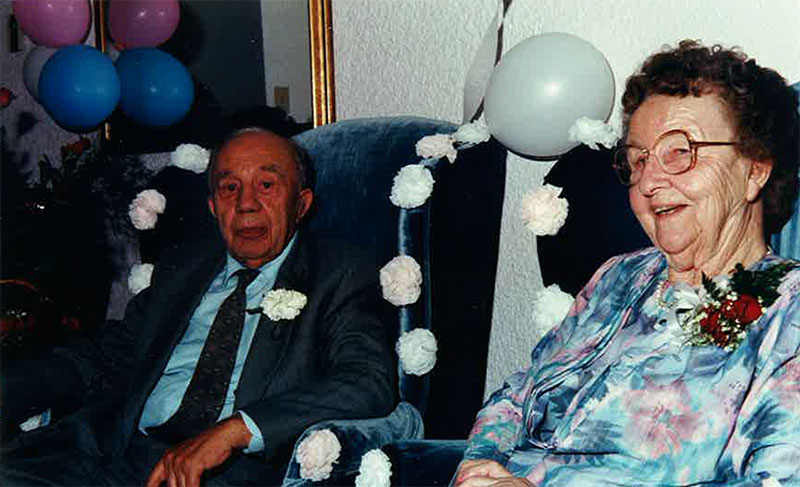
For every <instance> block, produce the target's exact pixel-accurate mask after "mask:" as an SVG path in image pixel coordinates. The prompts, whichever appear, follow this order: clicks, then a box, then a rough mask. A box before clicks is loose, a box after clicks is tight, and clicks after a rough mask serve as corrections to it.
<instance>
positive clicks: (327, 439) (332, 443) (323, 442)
mask: <svg viewBox="0 0 800 487" xmlns="http://www.w3.org/2000/svg"><path fill="white" fill-rule="evenodd" d="M341 451H342V445H341V444H340V443H339V439H338V438H337V437H336V435H335V434H333V432H332V431H331V430H328V429H324V430H316V431H312V432H311V433H310V434H309V435H308V436H306V437H305V438H304V439H303V441H301V442H300V445H299V446H298V447H297V454H296V455H295V458H296V459H297V463H298V464H299V465H300V477H302V478H304V479H306V480H311V481H314V482H318V481H320V480H325V479H327V478H328V477H330V476H331V472H332V471H333V464H334V463H336V462H337V461H338V460H339V454H340V453H341Z"/></svg>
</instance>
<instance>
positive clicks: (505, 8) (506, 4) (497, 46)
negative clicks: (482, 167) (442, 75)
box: [465, 0, 514, 122]
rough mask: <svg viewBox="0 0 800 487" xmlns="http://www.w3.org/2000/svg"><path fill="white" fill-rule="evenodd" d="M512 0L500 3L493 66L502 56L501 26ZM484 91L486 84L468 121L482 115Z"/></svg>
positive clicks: (484, 39) (502, 0) (485, 38)
mask: <svg viewBox="0 0 800 487" xmlns="http://www.w3.org/2000/svg"><path fill="white" fill-rule="evenodd" d="M513 1H514V0H501V5H502V7H503V10H502V13H501V14H500V21H499V25H498V26H497V42H496V44H495V51H494V63H493V66H497V63H499V62H500V58H502V57H503V27H504V25H505V20H506V14H507V13H508V9H509V7H511V3H512V2H513ZM495 18H496V16H495V17H493V18H492V20H491V22H495ZM489 27H490V28H489V29H488V30H487V32H486V35H485V36H484V38H483V41H481V44H484V43H486V42H488V40H489V37H490V36H491V35H492V32H491V25H489ZM478 51H479V52H480V48H479V49H478ZM477 57H478V54H476V59H475V60H474V61H473V63H474V62H479V61H478V60H477ZM471 81H472V80H470V79H467V81H466V82H467V83H470V82H471ZM486 82H487V83H488V79H487V80H486ZM485 92H486V84H484V86H483V93H482V94H481V101H480V104H478V108H477V110H475V113H474V114H473V115H472V117H470V119H469V121H470V122H474V121H475V120H478V119H479V118H481V115H483V102H484V94H485ZM465 94H466V89H465ZM465 102H466V100H465Z"/></svg>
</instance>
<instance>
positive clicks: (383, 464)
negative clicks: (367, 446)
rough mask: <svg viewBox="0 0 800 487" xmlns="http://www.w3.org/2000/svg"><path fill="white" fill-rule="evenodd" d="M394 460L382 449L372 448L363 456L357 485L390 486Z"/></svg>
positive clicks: (358, 486) (365, 486) (368, 486)
mask: <svg viewBox="0 0 800 487" xmlns="http://www.w3.org/2000/svg"><path fill="white" fill-rule="evenodd" d="M391 476H392V462H391V461H390V460H389V457H388V456H387V455H386V454H385V453H383V452H382V451H381V450H380V449H378V448H376V449H374V450H370V451H368V452H367V453H365V454H364V456H362V457H361V465H360V466H359V467H358V476H357V477H356V487H390V484H389V478H390V477H391Z"/></svg>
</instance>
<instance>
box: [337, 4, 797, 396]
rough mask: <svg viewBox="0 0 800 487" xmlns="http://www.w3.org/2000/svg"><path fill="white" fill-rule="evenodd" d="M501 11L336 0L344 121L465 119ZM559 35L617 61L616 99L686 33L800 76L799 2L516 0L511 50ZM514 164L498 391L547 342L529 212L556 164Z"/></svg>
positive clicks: (499, 303) (494, 354)
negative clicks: (529, 200) (525, 218)
mask: <svg viewBox="0 0 800 487" xmlns="http://www.w3.org/2000/svg"><path fill="white" fill-rule="evenodd" d="M495 8H496V2H495V1H494V0H333V14H334V15H333V22H334V49H335V63H336V105H337V106H336V109H337V117H338V118H339V119H346V118H354V117H366V116H380V115H404V114H411V115H420V116H427V117H432V118H441V119H446V120H451V121H454V122H458V121H460V118H461V110H462V107H461V96H462V89H463V86H464V78H465V76H466V72H467V69H468V67H469V65H470V62H471V61H472V56H473V55H474V52H475V50H476V49H477V47H478V45H479V43H480V40H481V38H482V36H483V33H484V31H485V29H486V27H487V25H488V23H489V21H490V19H491V18H492V15H493V14H494V10H495ZM551 31H561V32H568V33H571V34H575V35H578V36H580V37H582V38H584V39H586V40H588V41H590V42H592V43H593V44H594V45H595V46H596V47H597V48H599V49H600V50H601V51H602V52H603V53H604V54H605V55H606V57H607V58H608V60H609V63H610V64H611V67H612V69H613V70H614V74H615V77H616V80H617V98H619V95H620V93H619V91H620V87H621V86H622V85H623V83H624V80H625V77H626V76H627V75H629V74H630V73H631V72H633V70H634V69H635V68H636V67H637V66H638V65H639V64H640V63H641V61H642V60H644V58H645V57H646V56H647V55H648V54H649V53H651V52H653V51H654V50H656V49H658V48H659V47H660V46H662V45H663V44H665V43H668V44H675V43H676V41H677V40H679V39H682V38H687V37H688V38H699V39H701V40H702V41H703V42H705V43H716V42H719V43H722V44H724V45H728V46H729V45H738V46H740V47H742V49H743V50H744V51H745V52H747V53H748V54H749V55H751V56H753V57H755V58H756V59H757V60H758V61H759V63H760V64H762V65H765V66H770V67H773V68H775V69H777V70H778V71H779V72H781V73H782V74H783V75H784V76H786V77H787V78H788V79H789V80H790V81H800V0H747V1H744V0H742V1H732V0H703V1H702V2H698V1H696V0H570V1H564V0H515V1H514V3H513V4H512V6H511V9H510V11H509V14H508V17H507V20H506V31H505V32H506V49H508V48H509V47H510V46H513V45H514V44H515V43H517V42H519V41H520V40H523V39H525V38H527V37H529V36H531V35H534V34H538V33H542V32H551ZM616 117H617V115H616V114H615V119H616ZM508 164H509V165H508V176H507V183H506V202H505V208H504V216H503V228H502V233H501V240H500V263H499V268H498V282H497V287H496V289H497V293H496V298H495V310H494V320H493V321H494V322H493V328H492V337H491V340H490V346H489V370H488V376H487V382H486V384H487V389H489V390H491V389H494V388H496V387H498V386H499V385H500V384H501V383H502V380H503V377H505V376H506V375H508V374H509V373H511V372H513V371H514V370H515V369H517V368H519V367H521V366H524V365H525V364H526V363H527V359H528V354H529V351H530V348H531V347H532V346H533V345H534V344H535V342H536V341H537V339H538V338H539V337H538V335H539V334H538V333H537V332H536V331H535V330H532V329H531V327H530V320H529V314H530V300H531V296H532V294H533V293H534V291H536V290H537V289H538V288H539V287H540V286H541V285H542V283H541V277H540V273H539V264H538V260H537V257H536V242H535V238H534V237H533V236H532V235H531V234H529V233H527V232H526V231H525V230H524V228H523V226H522V224H521V223H520V221H519V217H518V214H519V211H518V206H519V200H520V198H521V196H522V194H523V193H524V192H525V191H527V190H528V189H530V188H532V187H534V186H535V185H538V184H541V181H542V178H543V177H544V175H545V174H546V172H547V170H548V169H549V167H550V165H549V164H543V163H539V162H531V161H526V160H523V159H520V158H517V157H510V158H509V161H508ZM565 265H568V263H565Z"/></svg>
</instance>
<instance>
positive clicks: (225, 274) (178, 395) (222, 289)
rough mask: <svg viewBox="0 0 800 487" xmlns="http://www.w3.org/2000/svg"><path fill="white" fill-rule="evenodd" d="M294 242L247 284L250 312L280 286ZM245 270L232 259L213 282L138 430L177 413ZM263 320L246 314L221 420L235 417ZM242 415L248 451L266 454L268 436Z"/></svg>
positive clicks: (241, 413)
mask: <svg viewBox="0 0 800 487" xmlns="http://www.w3.org/2000/svg"><path fill="white" fill-rule="evenodd" d="M295 238H296V236H295V237H292V240H290V241H289V245H287V246H286V248H285V249H284V250H283V252H282V253H281V254H280V255H279V256H278V257H276V258H275V259H273V260H271V261H269V262H267V263H266V264H264V265H263V266H261V268H260V269H259V275H258V277H256V279H255V280H254V281H253V282H252V283H250V285H249V286H247V290H246V295H247V309H252V308H257V307H258V306H259V305H260V304H261V300H262V299H263V298H264V296H265V295H266V294H267V292H268V291H270V290H271V289H272V287H273V286H274V285H275V279H276V278H277V277H278V271H279V270H280V268H281V265H282V264H283V261H284V260H286V256H287V255H288V254H289V252H290V251H291V249H292V247H294V242H295ZM243 268H244V266H243V265H242V264H240V263H239V262H238V261H237V260H236V259H234V258H233V257H231V256H230V255H228V257H227V261H226V263H225V267H224V268H223V269H222V271H220V273H219V274H217V276H216V277H215V278H214V280H213V281H212V282H211V285H210V286H209V288H208V290H207V291H206V294H205V296H203V299H202V300H201V301H200V304H199V305H198V306H197V308H196V309H195V310H194V314H192V318H191V319H190V320H189V326H188V328H187V329H186V333H184V335H183V338H181V340H180V342H178V345H177V346H176V347H175V350H173V352H172V357H170V359H169V362H167V366H166V368H165V369H164V373H163V374H162V375H161V379H159V381H158V383H157V384H156V386H155V388H154V389H153V392H151V393H150V396H149V397H148V398H147V401H146V402H145V404H144V410H143V411H142V417H141V418H140V419H139V430H140V431H141V432H142V433H144V434H147V432H146V428H150V427H152V426H158V425H160V424H163V423H165V422H166V421H167V420H168V419H169V418H170V417H172V415H173V414H175V412H176V411H177V410H178V406H180V403H181V401H182V400H183V396H184V394H185V393H186V389H188V388H189V381H190V380H191V379H192V375H194V369H195V368H196V367H197V361H198V359H199V358H200V353H201V352H202V350H203V345H204V344H205V342H206V338H207V337H208V333H209V331H210V329H211V324H212V323H213V322H214V317H215V316H216V314H217V311H218V310H219V307H220V305H222V302H223V301H224V300H225V298H227V297H228V296H229V295H230V294H231V293H232V292H233V291H234V289H236V283H237V280H238V278H237V277H234V275H233V274H234V273H235V272H236V271H238V270H239V269H243ZM260 318H261V315H260V314H251V313H247V314H246V315H245V320H244V329H243V330H242V337H241V340H240V341H239V350H238V351H237V353H236V362H235V363H234V366H233V374H232V375H231V382H230V385H229V386H228V392H227V394H226V396H225V404H224V405H223V407H222V411H221V412H220V415H219V420H220V421H221V420H223V419H226V418H228V417H230V416H232V415H233V413H234V411H233V405H234V403H235V401H236V395H235V391H236V387H237V386H238V385H239V379H240V378H241V376H242V369H243V368H244V362H245V359H246V358H247V353H248V352H249V351H250V344H251V343H252V342H253V336H255V333H256V328H257V327H258V322H259V320H260ZM238 412H239V414H240V415H241V417H242V419H243V420H244V422H245V424H246V425H247V428H248V429H249V430H250V433H252V434H253V437H252V438H251V440H250V444H249V445H248V447H247V449H246V450H245V452H247V453H252V452H257V451H261V450H263V449H264V438H263V436H262V435H261V430H260V429H259V428H258V426H257V425H256V423H255V422H254V421H253V420H252V419H251V418H250V417H249V416H248V415H247V414H246V413H245V412H244V411H238Z"/></svg>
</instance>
